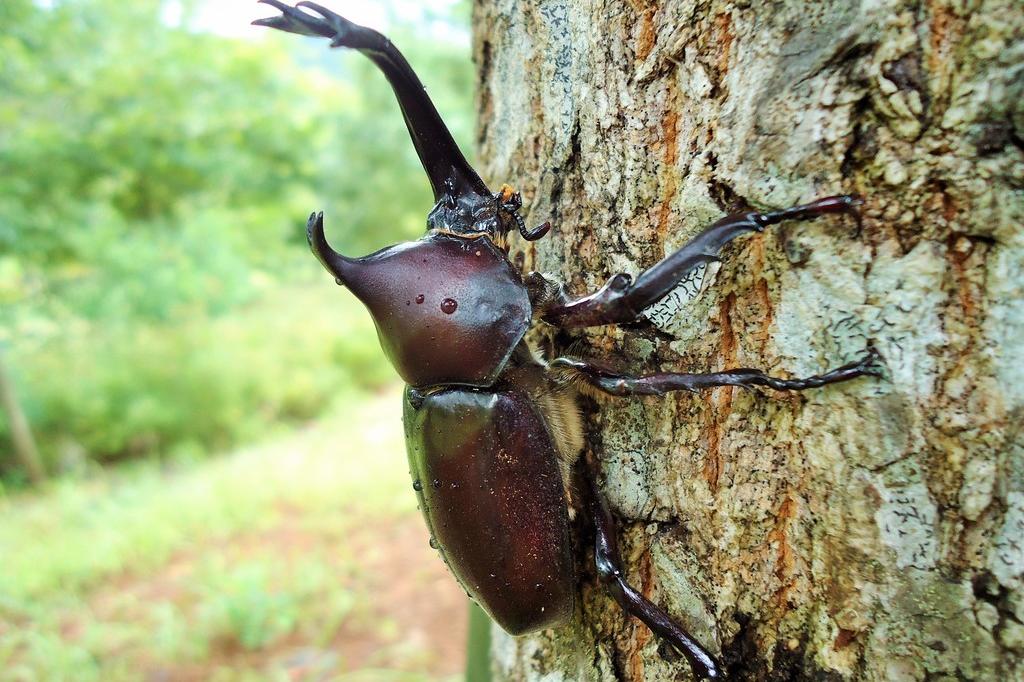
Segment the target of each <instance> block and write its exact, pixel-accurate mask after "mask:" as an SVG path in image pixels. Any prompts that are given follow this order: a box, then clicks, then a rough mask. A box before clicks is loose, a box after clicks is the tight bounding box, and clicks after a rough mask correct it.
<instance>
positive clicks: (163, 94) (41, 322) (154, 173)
mask: <svg viewBox="0 0 1024 682" xmlns="http://www.w3.org/2000/svg"><path fill="white" fill-rule="evenodd" d="M46 4H47V6H49V5H52V7H50V8H47V7H44V6H42V5H41V4H39V3H36V2H33V1H32V0H5V2H3V3H0V24H2V25H3V26H4V31H3V32H2V33H0V54H3V58H2V59H0V92H2V93H3V95H2V96H0V177H2V178H4V181H3V183H0V343H4V344H5V345H6V346H9V353H8V357H9V358H10V360H11V364H12V365H13V367H12V370H13V372H14V375H15V380H16V382H17V384H18V390H19V394H20V395H21V397H22V399H23V400H24V402H25V403H26V405H25V408H26V412H27V413H28V415H29V418H30V421H31V423H32V427H33V430H34V431H35V433H36V436H37V440H39V441H40V446H41V449H42V451H43V454H44V456H46V457H47V459H48V461H49V462H50V464H51V466H59V467H62V468H66V467H67V466H69V465H70V464H73V463H74V461H75V460H76V459H81V454H82V453H84V456H85V458H86V459H88V460H95V461H110V460H115V459H123V458H126V457H137V456H149V455H165V456H166V455H173V454H175V453H177V454H181V453H194V454H201V453H202V452H204V451H205V450H207V449H210V448H219V447H223V446H225V445H227V444H229V443H232V442H236V441H238V440H242V439H247V438H252V437H254V436H256V435H258V434H259V433H262V432H265V431H266V430H267V429H268V428H272V426H273V424H274V423H275V420H296V419H306V418H309V417H311V416H313V415H315V414H317V412H318V411H320V410H321V409H323V407H324V406H325V405H326V404H328V403H329V402H330V399H331V396H332V395H334V394H336V393H338V392H339V391H343V390H345V388H346V387H350V386H377V385H380V384H381V382H384V381H386V380H388V379H389V378H391V377H393V373H391V372H390V371H389V370H388V369H387V367H386V366H385V364H384V360H383V358H382V356H381V354H380V352H379V349H378V348H377V343H376V337H375V334H374V332H373V329H372V325H371V324H370V323H369V321H368V319H367V318H366V317H365V315H363V314H362V313H361V312H359V311H358V310H357V304H355V303H354V301H353V299H352V298H351V296H350V295H349V294H347V293H346V292H343V291H338V290H337V289H336V288H334V287H333V285H332V284H330V280H329V278H328V276H327V275H325V274H324V273H323V272H322V270H320V268H319V266H318V265H317V264H316V262H315V261H314V259H313V258H312V257H310V256H309V254H308V251H307V249H306V246H305V237H304V230H303V226H304V223H305V216H306V215H308V213H309V211H311V210H313V209H323V210H324V211H325V214H326V222H327V231H328V235H329V238H330V239H331V240H332V242H333V243H334V244H336V245H337V247H338V248H339V249H341V250H345V251H348V252H350V253H354V254H362V253H366V252H370V251H373V250H376V249H378V248H381V247H383V246H385V245H387V244H390V243H394V242H395V241H398V240H401V239H407V238H410V237H415V236H416V235H418V234H420V233H421V232H422V230H423V226H424V220H425V216H426V213H427V212H428V210H429V208H430V206H431V196H430V191H429V186H428V183H427V181H426V178H425V176H424V174H423V171H422V170H421V168H420V165H419V162H418V160H417V158H416V156H415V153H414V151H413V147H412V145H411V143H410V142H409V139H408V135H407V133H406V131H405V127H404V123H403V122H402V119H401V115H400V113H399V110H398V107H397V105H396V104H395V102H394V99H393V96H392V94H391V92H390V88H389V86H388V84H387V82H386V81H385V79H384V78H383V76H382V75H381V74H380V73H379V72H377V71H376V70H375V69H374V68H373V67H372V65H371V64H370V63H369V62H368V61H367V60H365V59H364V58H362V57H360V56H359V55H356V54H352V53H346V52H342V51H331V50H328V49H326V44H325V43H324V41H315V40H308V39H300V38H298V37H296V36H286V35H275V34H273V33H272V32H269V31H266V30H265V29H259V28H256V27H254V28H253V29H252V30H253V32H254V33H255V34H258V35H260V36H262V37H261V39H260V40H258V41H241V40H232V39H227V38H222V37H218V36H214V35H208V34H200V33H196V32H193V31H189V30H186V29H183V28H180V27H170V26H168V25H166V23H165V22H163V21H161V19H160V17H161V14H162V12H163V11H164V9H165V5H166V4H167V3H166V2H163V1H162V0H143V1H141V2H124V1H123V0H55V1H53V2H50V3H46ZM433 21H435V22H442V23H443V22H444V21H446V18H444V17H437V18H435V19H434V20H433ZM450 30H451V29H449V32H450ZM395 39H396V42H398V43H399V44H400V45H402V47H403V48H404V49H405V51H406V54H407V56H408V57H409V58H410V60H411V61H412V62H413V63H414V64H416V67H417V70H418V71H419V72H420V73H421V74H423V76H424V78H425V80H426V83H427V86H428V88H429V89H430V92H431V95H432V96H433V97H434V99H435V101H436V102H437V104H438V106H439V108H441V110H442V111H444V113H445V118H446V120H448V121H449V122H450V124H451V126H452V128H453V132H454V133H455V135H456V137H457V138H459V139H460V141H461V142H463V143H465V142H466V141H467V140H468V138H469V133H470V130H471V120H472V119H471V114H470V112H471V82H472V79H471V65H470V63H469V60H468V56H467V55H466V51H465V49H464V48H460V47H458V46H452V45H451V41H450V40H430V39H424V36H423V35H419V36H417V35H413V34H412V33H411V32H403V30H402V29H401V28H399V29H398V30H397V32H396V33H395ZM6 428H7V425H6V424H5V423H4V422H3V420H2V419H0V476H7V477H8V480H9V481H10V480H12V478H13V479H17V477H18V473H17V470H16V469H15V468H14V467H13V465H12V457H11V455H10V453H9V452H8V451H7V447H8V446H7V443H8V439H7V433H6ZM76 453H79V454H76Z"/></svg>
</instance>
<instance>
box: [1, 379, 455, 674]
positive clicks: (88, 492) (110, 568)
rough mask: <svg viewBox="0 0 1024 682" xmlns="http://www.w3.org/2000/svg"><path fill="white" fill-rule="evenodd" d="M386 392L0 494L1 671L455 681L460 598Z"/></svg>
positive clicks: (395, 400) (393, 394)
mask: <svg viewBox="0 0 1024 682" xmlns="http://www.w3.org/2000/svg"><path fill="white" fill-rule="evenodd" d="M399 407H400V404H399V396H398V395H397V390H395V389H389V390H388V392H387V393H386V394H381V395H376V396H365V395H361V394H357V393H353V394H352V395H350V396H347V397H345V398H343V399H340V400H339V401H338V408H337V411H336V412H335V413H334V414H332V415H331V416H329V417H326V418H324V419H323V420H321V421H320V422H319V423H316V424H313V425H310V426H308V427H306V428H304V429H302V430H301V431H299V432H296V433H293V434H290V435H288V436H284V437H280V438H278V439H277V440H276V441H274V442H271V443H268V444H265V445H261V446H258V447H252V448H247V449H243V450H240V451H237V452H234V453H232V454H230V455H226V456H223V457H219V458H213V459H210V460H204V461H201V462H196V463H192V464H189V465H178V466H177V467H175V466H170V467H169V466H167V465H165V466H163V467H160V466H156V465H152V464H139V465H134V466H132V467H130V468H127V469H124V468H123V469H121V470H118V471H116V472H114V473H109V474H101V475H99V476H97V477H94V478H90V479H87V480H81V481H58V482H55V483H53V484H51V485H50V486H49V487H48V488H46V489H44V490H42V491H40V492H37V493H32V494H19V495H15V496H9V497H7V498H0V514H2V515H3V517H4V523H3V524H2V525H0V556H2V557H3V570H2V571H0V679H2V680H26V681H29V680H76V681H78V680H84V681H88V680H104V681H106V680H111V681H115V682H116V681H120V680H141V679H166V680H208V679H209V680H225V681H227V680H279V679H280V680H305V679H309V680H313V679H318V680H319V679H330V680H350V681H356V680H358V681H360V682H362V681H367V682H369V681H374V682H376V681H380V682H387V681H391V680H394V681H395V682H427V681H428V680H429V681H437V680H450V679H454V677H453V676H454V675H455V673H456V672H457V671H458V670H459V669H460V668H461V663H459V662H458V659H459V657H460V656H461V652H462V650H463V647H464V640H463V637H464V627H465V626H464V622H463V620H464V617H465V608H464V596H463V595H462V593H461V591H460V590H459V588H458V587H457V585H456V584H455V583H454V580H452V579H451V578H450V577H449V576H448V575H446V573H445V570H444V568H443V566H442V565H441V562H440V560H439V559H437V557H436V555H434V554H433V553H432V552H431V551H430V550H429V548H428V547H427V543H426V540H427V536H426V531H425V529H424V528H423V526H422V522H421V521H420V519H419V518H418V514H417V512H416V509H415V497H414V496H413V494H412V491H411V489H410V488H411V486H410V484H409V479H408V474H407V472H406V469H407V467H406V464H405V456H404V447H403V444H402V441H401V433H400V410H399ZM453 623H454V625H453ZM460 623H461V624H460ZM441 649H443V650H441Z"/></svg>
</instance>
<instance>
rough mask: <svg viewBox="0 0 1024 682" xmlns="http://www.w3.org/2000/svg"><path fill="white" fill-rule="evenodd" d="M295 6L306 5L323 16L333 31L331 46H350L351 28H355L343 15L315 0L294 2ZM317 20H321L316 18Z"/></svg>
mask: <svg viewBox="0 0 1024 682" xmlns="http://www.w3.org/2000/svg"><path fill="white" fill-rule="evenodd" d="M295 6H296V7H308V8H309V9H311V10H313V11H314V12H316V13H317V14H319V15H320V16H321V17H323V19H322V21H323V22H324V23H326V24H327V25H328V26H330V27H331V29H332V30H333V32H334V34H333V39H332V40H331V47H352V45H351V42H352V41H351V37H352V34H353V29H355V28H357V26H356V24H353V23H352V22H351V21H349V20H348V19H346V18H345V17H343V16H341V15H339V14H336V13H334V12H332V11H331V10H329V9H327V8H326V7H324V6H323V5H318V4H317V3H315V2H308V1H307V0H303V2H297V3H295ZM318 21H321V20H320V19H318Z"/></svg>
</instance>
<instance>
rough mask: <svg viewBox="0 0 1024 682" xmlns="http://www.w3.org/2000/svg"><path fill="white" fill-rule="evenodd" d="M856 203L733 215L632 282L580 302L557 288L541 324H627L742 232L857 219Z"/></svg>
mask: <svg viewBox="0 0 1024 682" xmlns="http://www.w3.org/2000/svg"><path fill="white" fill-rule="evenodd" d="M860 203H861V201H860V200H859V199H857V198H856V197H853V196H849V195H840V196H834V197H826V198H824V199H818V200H817V201H813V202H811V203H809V204H803V205H801V206H793V207H792V208H785V209H781V210H778V211H769V212H768V213H758V212H756V211H747V212H745V213H734V214H732V215H728V216H726V217H724V218H722V219H721V220H719V221H718V222H716V223H714V224H713V225H711V226H710V227H708V228H707V229H706V230H704V231H703V232H701V233H700V234H699V235H697V236H696V237H694V238H693V239H692V240H690V241H689V242H688V243H687V244H686V245H685V246H683V248H681V249H679V250H678V251H676V252H675V253H673V254H672V255H671V256H669V257H667V258H665V259H664V260H662V261H661V262H659V263H657V264H656V265H654V266H652V267H651V268H650V269H648V270H645V271H644V272H642V273H640V275H639V276H638V277H637V278H636V281H635V282H634V281H633V278H632V277H630V276H629V275H626V274H623V273H619V274H617V275H614V276H613V277H612V278H611V279H610V280H608V282H607V284H605V285H604V286H603V287H602V288H601V289H600V290H598V291H597V292H595V293H593V294H591V295H590V296H586V297H584V298H580V299H576V300H571V299H570V298H569V296H567V295H566V294H565V293H564V292H563V291H561V290H560V292H559V296H558V297H556V298H555V299H554V300H552V301H551V302H550V303H549V305H548V307H547V308H546V309H544V310H542V311H541V312H540V317H541V319H542V320H544V321H545V322H548V323H550V324H553V325H557V326H560V327H593V326H596V325H602V324H617V323H623V322H633V321H634V320H636V319H637V318H639V317H640V316H641V315H642V313H643V311H644V310H645V309H646V308H648V307H649V306H651V305H653V304H654V303H657V302H658V301H659V300H661V298H662V297H664V296H665V295H666V294H668V293H669V292H670V291H672V289H673V288H674V287H675V286H676V284H678V283H679V281H680V280H682V279H683V278H684V277H685V276H686V275H687V273H689V272H691V271H692V270H693V269H694V268H696V267H698V266H700V265H702V264H706V263H710V262H713V261H717V260H718V253H719V252H720V251H721V250H722V247H724V246H725V245H726V244H728V243H729V242H731V241H732V240H733V239H736V238H737V237H739V236H741V235H744V234H747V233H748V232H761V231H762V230H764V228H766V227H768V226H769V225H775V224H777V223H780V222H782V221H783V220H813V219H814V218H817V217H818V216H821V215H825V214H829V213H847V214H850V215H852V216H854V217H855V218H856V219H857V222H858V225H859V224H860V217H859V214H858V212H857V206H859V205H860Z"/></svg>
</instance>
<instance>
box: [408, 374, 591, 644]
mask: <svg viewBox="0 0 1024 682" xmlns="http://www.w3.org/2000/svg"><path fill="white" fill-rule="evenodd" d="M404 421H405V438H406V446H407V448H408V454H409V466H410V472H411V473H412V476H413V480H414V484H413V487H414V488H415V489H417V495H418V496H419V501H420V508H421V509H422V511H423V516H424V518H425V519H426V522H427V527H428V528H429V530H430V532H431V535H432V536H433V538H434V543H433V544H435V545H436V546H437V548H438V550H439V551H440V553H441V556H442V557H443V558H444V560H445V562H446V563H447V564H448V567H449V568H450V569H451V571H452V573H454V574H455V577H456V578H458V580H459V582H460V583H462V586H463V587H464V588H466V590H467V592H469V594H470V596H471V597H472V598H473V599H475V600H476V601H477V603H479V604H480V606H482V607H483V608H484V610H486V611H487V612H488V613H489V614H490V615H491V617H492V618H493V619H494V621H495V622H497V623H498V624H499V625H500V626H501V627H502V628H504V629H505V631H506V632H509V633H510V634H513V635H518V634H523V633H525V632H531V631H533V630H538V629H542V628H547V627H552V626H554V625H557V624H560V623H562V622H564V621H565V620H567V619H568V618H569V617H570V616H571V615H572V611H573V600H574V598H575V573H574V571H575V569H574V565H573V562H572V555H571V547H572V539H571V537H570V535H569V518H568V510H567V507H566V501H565V492H564V490H563V488H562V479H561V475H560V473H559V468H558V460H557V457H556V454H555V448H554V445H553V444H552V442H551V438H550V436H549V434H548V430H547V428H546V427H545V425H544V422H543V421H542V419H541V417H540V416H539V415H538V414H537V412H536V411H535V410H534V408H533V407H532V406H531V404H530V401H529V400H528V398H527V396H526V395H525V394H523V393H520V392H517V391H501V392H477V391H470V390H462V389H452V390H446V391H441V392H438V393H434V394H431V395H427V396H423V397H418V396H416V395H412V394H411V393H410V392H409V390H408V389H407V391H406V399H405V410H404Z"/></svg>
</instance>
